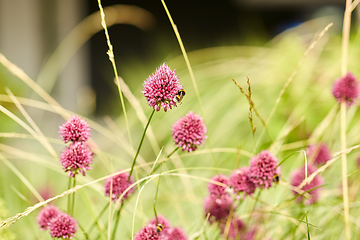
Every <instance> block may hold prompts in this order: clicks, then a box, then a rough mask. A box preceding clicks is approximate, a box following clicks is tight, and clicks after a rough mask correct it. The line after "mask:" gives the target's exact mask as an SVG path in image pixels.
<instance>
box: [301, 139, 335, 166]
mask: <svg viewBox="0 0 360 240" xmlns="http://www.w3.org/2000/svg"><path fill="white" fill-rule="evenodd" d="M307 154H308V157H309V159H313V160H314V164H315V165H321V164H324V163H326V162H327V161H329V160H330V159H331V153H330V150H329V148H328V147H327V146H326V144H325V143H321V144H313V145H310V146H309V147H308V149H307Z"/></svg>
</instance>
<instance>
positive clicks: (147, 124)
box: [128, 109, 155, 181]
mask: <svg viewBox="0 0 360 240" xmlns="http://www.w3.org/2000/svg"><path fill="white" fill-rule="evenodd" d="M154 113H155V109H153V111H152V113H151V115H150V117H149V120H148V122H147V123H146V126H145V129H144V132H143V135H142V137H141V140H140V143H139V147H138V148H137V150H136V154H135V157H134V160H133V163H132V166H131V170H130V173H129V178H128V181H129V180H130V177H131V174H132V172H133V170H134V166H135V163H136V158H137V156H138V155H139V152H140V149H141V146H142V144H143V142H144V138H145V134H146V130H147V129H148V127H149V125H150V121H151V119H152V117H153V116H154Z"/></svg>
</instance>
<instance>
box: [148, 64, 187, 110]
mask: <svg viewBox="0 0 360 240" xmlns="http://www.w3.org/2000/svg"><path fill="white" fill-rule="evenodd" d="M181 89H183V87H182V85H181V84H180V80H179V78H178V76H177V75H176V74H175V71H173V70H171V69H170V68H169V67H168V66H167V65H166V64H165V63H164V64H163V65H161V66H160V67H159V69H157V70H156V71H155V73H154V74H153V75H151V76H149V77H148V78H147V79H146V81H144V84H143V90H142V92H143V93H144V96H145V97H146V101H147V103H148V105H149V106H150V107H152V108H153V109H155V110H156V111H160V109H161V108H164V111H165V112H166V111H167V109H168V108H170V109H172V107H176V101H175V100H174V98H175V97H176V95H177V94H178V91H179V90H181Z"/></svg>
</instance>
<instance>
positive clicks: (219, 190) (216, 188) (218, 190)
mask: <svg viewBox="0 0 360 240" xmlns="http://www.w3.org/2000/svg"><path fill="white" fill-rule="evenodd" d="M211 180H213V181H215V182H220V183H223V184H225V185H226V186H227V185H229V179H228V178H227V177H226V176H225V175H222V174H218V175H215V176H214V177H212V178H211ZM208 190H209V192H210V194H213V195H216V196H219V195H222V194H225V193H226V187H223V186H220V185H218V184H215V183H212V182H210V183H209V184H208Z"/></svg>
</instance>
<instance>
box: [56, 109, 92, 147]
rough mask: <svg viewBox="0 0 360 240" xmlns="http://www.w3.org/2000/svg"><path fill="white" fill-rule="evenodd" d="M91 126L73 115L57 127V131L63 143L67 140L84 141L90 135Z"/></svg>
mask: <svg viewBox="0 0 360 240" xmlns="http://www.w3.org/2000/svg"><path fill="white" fill-rule="evenodd" d="M90 131H91V128H90V126H89V124H88V123H87V122H86V121H85V120H83V119H81V118H80V117H78V116H76V115H74V116H72V117H71V118H70V119H69V120H67V121H66V122H65V123H64V124H63V125H62V126H60V128H59V133H60V135H61V137H62V138H63V141H64V142H65V143H67V142H69V141H73V142H75V141H82V142H85V141H86V140H88V139H89V137H90Z"/></svg>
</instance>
